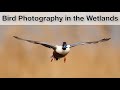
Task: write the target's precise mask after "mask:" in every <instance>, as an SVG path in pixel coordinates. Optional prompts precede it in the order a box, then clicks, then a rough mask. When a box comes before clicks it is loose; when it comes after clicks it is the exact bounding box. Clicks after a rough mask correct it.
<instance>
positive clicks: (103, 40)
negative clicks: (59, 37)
mask: <svg viewBox="0 0 120 90" xmlns="http://www.w3.org/2000/svg"><path fill="white" fill-rule="evenodd" d="M110 39H111V38H104V39H101V40H98V41H92V42H77V43H74V44H70V47H75V46H77V45H85V44H96V43H99V42H105V41H108V40H110Z"/></svg>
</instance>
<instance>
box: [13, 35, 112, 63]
mask: <svg viewBox="0 0 120 90" xmlns="http://www.w3.org/2000/svg"><path fill="white" fill-rule="evenodd" d="M13 37H14V38H16V39H19V40H23V41H27V42H30V43H34V44H39V45H43V46H45V47H47V48H52V49H53V55H52V56H51V58H52V59H51V62H52V61H53V60H56V61H57V60H59V59H60V58H63V57H64V62H65V61H66V57H65V56H66V55H67V54H68V53H69V52H70V49H71V48H72V47H75V46H77V45H85V44H96V43H99V42H104V41H108V40H110V39H111V38H104V39H101V40H98V41H92V42H77V43H73V44H67V43H66V42H63V43H62V45H52V44H48V43H45V42H39V41H33V40H28V39H23V38H19V37H17V36H13Z"/></svg>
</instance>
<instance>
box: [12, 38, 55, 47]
mask: <svg viewBox="0 0 120 90" xmlns="http://www.w3.org/2000/svg"><path fill="white" fill-rule="evenodd" d="M13 37H14V38H16V39H19V40H23V41H27V42H30V43H34V44H40V45H42V46H44V47H47V48H52V49H56V47H55V46H54V45H51V44H48V43H45V42H39V41H33V40H27V39H23V38H20V37H17V36H13Z"/></svg>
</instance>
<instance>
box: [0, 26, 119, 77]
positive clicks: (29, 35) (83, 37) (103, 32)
mask: <svg viewBox="0 0 120 90" xmlns="http://www.w3.org/2000/svg"><path fill="white" fill-rule="evenodd" d="M119 28H120V26H100V25H99V26H94V25H91V26H87V25H84V26H48V25H46V26H45V25H44V26H35V25H34V26H24V25H23V26H5V25H4V26H0V77H1V78H2V77H4V78H117V77H120V30H119ZM14 35H15V36H19V37H21V38H25V39H31V40H36V41H41V42H48V43H51V44H58V45H61V44H62V42H63V41H66V42H67V43H68V44H71V43H75V42H78V41H82V42H84V41H94V40H99V39H102V38H108V37H111V38H112V39H111V40H110V41H108V42H104V43H98V44H90V45H81V46H77V47H74V48H72V49H71V51H70V53H69V54H68V55H67V57H66V58H67V61H66V63H64V61H63V59H60V60H58V61H53V62H50V60H51V58H50V57H51V55H52V51H53V50H52V49H48V48H45V47H43V46H41V45H35V44H32V43H29V42H24V41H20V40H17V39H15V38H13V36H14Z"/></svg>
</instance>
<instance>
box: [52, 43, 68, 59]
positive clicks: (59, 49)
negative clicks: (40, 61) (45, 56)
mask: <svg viewBox="0 0 120 90" xmlns="http://www.w3.org/2000/svg"><path fill="white" fill-rule="evenodd" d="M69 52H70V45H67V48H66V49H65V50H63V49H62V46H58V45H56V49H55V50H54V51H53V57H54V58H55V59H56V60H58V59H60V58H63V57H65V56H66V55H67V54H68V53H69Z"/></svg>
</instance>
